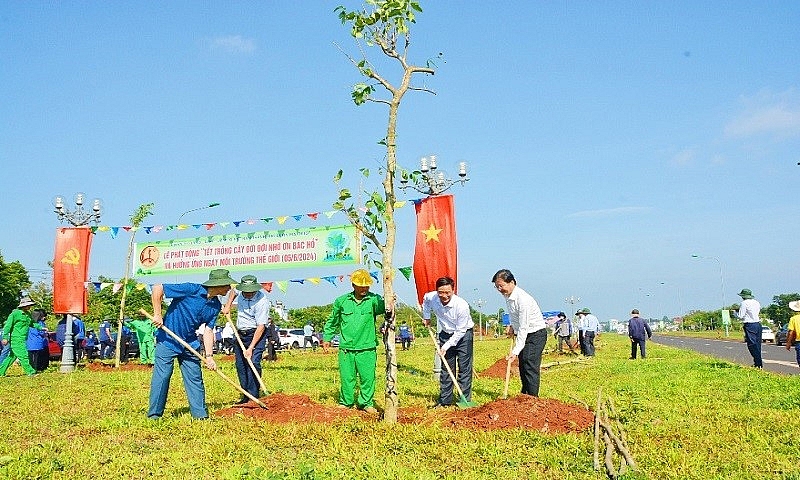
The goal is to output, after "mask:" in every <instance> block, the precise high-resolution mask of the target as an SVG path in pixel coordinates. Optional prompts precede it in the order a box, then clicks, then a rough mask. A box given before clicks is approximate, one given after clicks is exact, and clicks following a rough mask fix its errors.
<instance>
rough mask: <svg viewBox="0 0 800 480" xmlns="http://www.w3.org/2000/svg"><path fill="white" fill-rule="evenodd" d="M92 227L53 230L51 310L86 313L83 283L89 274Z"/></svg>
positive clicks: (85, 296)
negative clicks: (54, 245)
mask: <svg viewBox="0 0 800 480" xmlns="http://www.w3.org/2000/svg"><path fill="white" fill-rule="evenodd" d="M91 247H92V229H91V228H88V227H76V228H72V227H61V228H58V229H56V255H55V258H54V259H53V260H54V261H53V313H79V314H85V313H86V310H87V300H88V293H86V287H85V286H84V283H85V282H86V281H87V280H88V274H89V250H90V249H91Z"/></svg>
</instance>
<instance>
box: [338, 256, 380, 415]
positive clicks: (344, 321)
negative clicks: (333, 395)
mask: <svg viewBox="0 0 800 480" xmlns="http://www.w3.org/2000/svg"><path fill="white" fill-rule="evenodd" d="M350 281H351V282H352V284H353V291H352V292H350V293H347V294H346V295H342V296H341V297H339V298H337V299H336V300H335V301H334V302H333V311H332V312H331V316H330V317H329V318H328V321H327V322H325V327H324V330H323V334H322V346H323V347H324V348H325V350H327V349H328V348H329V347H330V345H331V339H332V338H333V336H334V335H336V334H337V333H338V334H339V378H340V380H341V382H340V384H341V388H340V391H339V405H341V406H342V407H346V408H351V407H353V406H356V407H358V408H359V409H362V410H364V411H365V412H367V413H377V410H376V409H375V406H374V397H375V365H376V363H377V359H378V355H377V350H376V348H377V346H378V337H377V335H376V333H375V320H376V318H377V317H378V316H379V315H385V316H386V318H391V316H392V309H391V308H390V309H389V310H387V309H386V304H385V303H384V301H383V298H381V296H380V295H378V294H376V293H372V292H370V291H369V287H370V285H372V277H371V276H370V274H369V272H367V271H366V270H356V271H355V272H353V274H352V275H350ZM356 376H358V378H359V380H360V382H359V385H358V387H359V393H358V399H357V400H356V398H355V388H356Z"/></svg>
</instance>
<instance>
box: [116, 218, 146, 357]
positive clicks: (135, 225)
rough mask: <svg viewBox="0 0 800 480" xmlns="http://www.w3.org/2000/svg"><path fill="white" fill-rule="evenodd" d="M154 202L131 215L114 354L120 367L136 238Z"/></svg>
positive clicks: (131, 286)
mask: <svg viewBox="0 0 800 480" xmlns="http://www.w3.org/2000/svg"><path fill="white" fill-rule="evenodd" d="M153 206H154V205H153V204H152V203H143V204H141V205H139V207H137V208H136V211H135V212H133V215H131V229H130V233H131V238H130V240H129V241H128V256H127V257H126V259H125V278H124V279H123V280H122V298H121V299H120V301H119V319H118V321H117V349H116V352H115V355H114V366H115V367H117V368H119V356H120V351H121V345H120V344H121V343H122V342H121V341H120V340H122V320H123V319H124V318H125V298H126V297H127V295H128V288H133V285H128V279H129V277H130V274H131V259H132V258H133V249H134V247H135V246H136V244H135V243H134V239H135V238H136V231H137V230H138V229H139V227H140V226H142V222H143V221H144V219H145V218H147V217H149V216H150V215H152V214H153Z"/></svg>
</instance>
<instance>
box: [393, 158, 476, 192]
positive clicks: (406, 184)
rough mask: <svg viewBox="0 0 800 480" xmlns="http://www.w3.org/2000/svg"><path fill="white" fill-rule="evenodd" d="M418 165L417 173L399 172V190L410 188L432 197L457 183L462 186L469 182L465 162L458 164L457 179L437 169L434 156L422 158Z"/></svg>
mask: <svg viewBox="0 0 800 480" xmlns="http://www.w3.org/2000/svg"><path fill="white" fill-rule="evenodd" d="M419 163H420V169H419V170H418V171H413V172H409V171H407V170H401V172H400V188H401V189H403V190H405V189H407V188H412V189H414V190H416V191H418V192H419V193H423V194H425V195H428V196H429V197H432V196H436V195H441V194H442V193H444V192H446V191H447V190H449V189H450V187H452V186H453V185H455V184H457V183H460V184H461V185H464V184H465V183H467V182H468V181H469V177H467V163H466V162H459V164H458V178H451V177H450V176H448V174H447V172H445V171H443V170H440V169H439V166H438V165H437V163H436V155H430V156H428V157H422V158H421V159H420V161H419Z"/></svg>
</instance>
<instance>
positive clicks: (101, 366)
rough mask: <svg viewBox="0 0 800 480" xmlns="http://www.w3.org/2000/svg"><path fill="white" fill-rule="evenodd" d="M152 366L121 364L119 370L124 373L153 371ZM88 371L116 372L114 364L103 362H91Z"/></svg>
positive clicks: (87, 367)
mask: <svg viewBox="0 0 800 480" xmlns="http://www.w3.org/2000/svg"><path fill="white" fill-rule="evenodd" d="M152 369H153V366H152V365H142V364H141V363H121V364H120V365H119V370H120V371H122V372H131V371H134V370H152ZM86 370H89V371H91V372H110V371H112V370H116V367H114V364H113V363H103V362H89V363H87V364H86Z"/></svg>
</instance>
